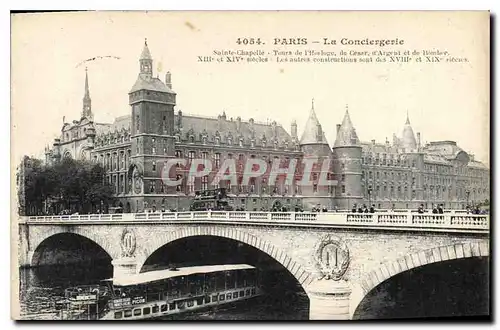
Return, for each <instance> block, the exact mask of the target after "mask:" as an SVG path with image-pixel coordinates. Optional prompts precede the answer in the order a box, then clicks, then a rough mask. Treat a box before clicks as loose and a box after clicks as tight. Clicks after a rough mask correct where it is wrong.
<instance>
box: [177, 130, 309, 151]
mask: <svg viewBox="0 0 500 330" xmlns="http://www.w3.org/2000/svg"><path fill="white" fill-rule="evenodd" d="M175 138H176V142H178V143H179V142H181V135H180V132H177V133H176V135H175ZM186 141H187V142H188V143H196V142H197V140H196V137H195V135H194V134H192V133H190V132H187V133H186ZM198 141H199V142H201V143H202V144H204V145H206V144H208V143H214V144H215V145H221V143H222V142H223V141H222V138H221V137H220V136H215V137H214V139H213V141H212V140H209V138H208V135H202V134H200V138H199V140H198ZM236 142H238V146H239V147H241V148H243V147H246V146H249V147H250V148H255V147H262V148H267V147H270V146H272V147H273V148H274V149H275V150H276V149H278V148H279V147H280V143H279V141H278V140H273V141H272V142H271V143H272V144H271V145H270V146H269V145H268V143H267V140H266V139H261V140H260V144H258V143H257V140H256V139H250V140H249V141H245V139H244V138H243V137H239V138H236V139H233V137H231V136H228V137H226V140H225V142H224V144H226V145H229V146H232V145H234V143H236ZM281 147H283V148H285V149H293V150H295V151H299V150H300V145H299V144H298V142H296V143H290V142H289V141H287V140H285V141H283V142H282V143H281Z"/></svg>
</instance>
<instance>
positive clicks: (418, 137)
mask: <svg viewBox="0 0 500 330" xmlns="http://www.w3.org/2000/svg"><path fill="white" fill-rule="evenodd" d="M417 147H418V148H420V132H417Z"/></svg>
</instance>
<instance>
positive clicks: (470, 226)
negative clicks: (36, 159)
mask: <svg viewBox="0 0 500 330" xmlns="http://www.w3.org/2000/svg"><path fill="white" fill-rule="evenodd" d="M189 220H190V221H194V222H196V221H203V222H205V221H206V222H217V221H224V222H225V223H228V224H230V223H235V224H238V222H242V223H243V222H245V223H256V224H258V223H261V224H263V223H266V224H271V225H278V226H279V225H280V223H281V224H283V225H285V226H286V225H288V224H289V223H298V224H304V225H305V226H314V225H321V226H325V225H326V226H328V225H331V226H350V227H362V226H367V227H370V228H373V227H377V226H378V227H380V228H387V229H390V228H391V227H392V228H396V227H397V228H405V227H407V228H414V229H419V230H425V229H426V228H438V229H441V230H445V229H447V228H449V229H455V230H481V231H485V232H487V231H488V230H489V215H473V214H465V213H456V212H450V213H446V214H420V213H412V212H409V211H406V212H380V213H379V212H377V213H350V212H262V211H257V212H244V211H230V212H225V211H205V212H153V213H117V214H83V215H58V216H30V217H21V218H20V223H28V224H30V223H42V224H43V223H55V224H59V223H61V224H64V223H82V224H83V223H85V222H92V223H98V222H101V221H106V222H141V221H145V222H147V221H154V222H161V221H189Z"/></svg>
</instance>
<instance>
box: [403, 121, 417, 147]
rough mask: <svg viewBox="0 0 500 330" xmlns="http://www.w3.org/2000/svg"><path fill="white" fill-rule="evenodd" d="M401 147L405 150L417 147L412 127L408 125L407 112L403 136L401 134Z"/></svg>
mask: <svg viewBox="0 0 500 330" xmlns="http://www.w3.org/2000/svg"><path fill="white" fill-rule="evenodd" d="M401 142H402V147H403V148H405V151H411V150H415V149H416V148H417V140H416V139H415V134H414V133H413V129H412V128H411V125H410V117H409V116H408V114H407V115H406V123H405V127H404V128H403V136H402V141H401Z"/></svg>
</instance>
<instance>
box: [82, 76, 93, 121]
mask: <svg viewBox="0 0 500 330" xmlns="http://www.w3.org/2000/svg"><path fill="white" fill-rule="evenodd" d="M83 117H86V118H89V119H90V118H92V100H91V99H90V91H89V76H88V70H87V68H86V67H85V92H84V94H83V108H82V118H83Z"/></svg>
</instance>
